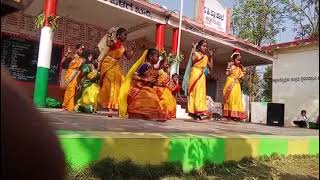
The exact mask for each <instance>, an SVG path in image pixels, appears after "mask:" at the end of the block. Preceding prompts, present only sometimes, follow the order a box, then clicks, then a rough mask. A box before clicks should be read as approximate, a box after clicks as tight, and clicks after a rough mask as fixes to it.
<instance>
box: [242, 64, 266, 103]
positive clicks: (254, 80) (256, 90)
mask: <svg viewBox="0 0 320 180" xmlns="http://www.w3.org/2000/svg"><path fill="white" fill-rule="evenodd" d="M241 87H242V91H243V93H244V94H246V95H249V96H250V100H251V101H257V100H259V99H260V88H261V81H260V77H259V75H258V74H257V72H256V67H254V66H251V67H247V68H246V76H244V78H243V80H242V81H241Z"/></svg>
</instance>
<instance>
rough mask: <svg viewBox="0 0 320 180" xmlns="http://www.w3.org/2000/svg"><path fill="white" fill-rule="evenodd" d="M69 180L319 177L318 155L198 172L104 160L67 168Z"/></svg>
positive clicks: (227, 164)
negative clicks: (74, 168) (75, 167)
mask: <svg viewBox="0 0 320 180" xmlns="http://www.w3.org/2000/svg"><path fill="white" fill-rule="evenodd" d="M66 176H67V178H66V179H68V180H105V179H114V180H122V179H125V180H136V179H137V180H138V179H139V180H141V179H142V180H149V179H150V180H154V179H161V180H181V179H185V180H188V179H190V180H193V179H199V180H201V179H203V180H205V179H227V180H228V179H230V180H237V179H241V180H243V179H245V180H250V179H252V180H256V179H272V180H275V179H278V180H295V179H296V180H313V179H319V155H315V156H305V155H301V156H287V157H283V156H278V155H272V156H270V157H261V158H259V159H252V158H244V159H242V160H241V161H240V162H234V161H228V162H225V163H223V164H220V165H216V164H212V163H206V165H205V166H204V167H203V168H202V169H201V170H199V171H191V172H189V173H183V171H182V167H181V166H180V165H179V164H178V163H164V164H162V165H136V164H134V163H133V162H132V161H130V160H126V161H115V160H113V159H109V158H107V159H103V160H101V161H99V162H96V163H94V164H92V165H90V166H88V167H87V168H85V169H83V170H81V171H74V170H70V169H68V171H67V175H66Z"/></svg>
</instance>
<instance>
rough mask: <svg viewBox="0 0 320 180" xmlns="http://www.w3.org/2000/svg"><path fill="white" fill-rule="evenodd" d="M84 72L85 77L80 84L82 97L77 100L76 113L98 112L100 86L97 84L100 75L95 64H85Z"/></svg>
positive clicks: (79, 92) (79, 93)
mask: <svg viewBox="0 0 320 180" xmlns="http://www.w3.org/2000/svg"><path fill="white" fill-rule="evenodd" d="M82 72H83V74H85V76H84V77H83V78H82V80H81V83H80V86H81V88H80V90H79V91H78V96H80V97H79V99H78V100H77V104H76V107H75V111H80V112H85V113H93V112H96V110H97V105H98V101H97V100H98V96H99V92H100V86H99V85H98V84H97V83H96V82H97V79H98V76H99V74H98V71H97V70H96V69H95V68H94V66H93V64H84V65H83V67H82Z"/></svg>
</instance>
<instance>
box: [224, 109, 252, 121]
mask: <svg viewBox="0 0 320 180" xmlns="http://www.w3.org/2000/svg"><path fill="white" fill-rule="evenodd" d="M223 116H224V117H226V118H228V117H229V118H239V119H240V120H243V119H246V118H247V113H246V112H242V111H232V110H223Z"/></svg>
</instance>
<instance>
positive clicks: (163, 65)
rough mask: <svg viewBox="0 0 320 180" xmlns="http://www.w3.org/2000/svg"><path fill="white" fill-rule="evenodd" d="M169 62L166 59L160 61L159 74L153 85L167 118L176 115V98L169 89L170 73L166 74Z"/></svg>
mask: <svg viewBox="0 0 320 180" xmlns="http://www.w3.org/2000/svg"><path fill="white" fill-rule="evenodd" d="M168 68H169V63H168V61H167V59H163V60H162V61H161V62H160V70H159V76H158V78H157V84H156V86H154V87H153V88H154V90H155V91H156V93H157V95H158V97H159V99H160V104H161V105H162V106H163V108H164V111H165V113H166V117H167V119H172V118H175V117H176V106H177V102H176V98H175V97H174V96H173V95H172V92H171V91H170V89H169V85H170V75H169V74H168Z"/></svg>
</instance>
